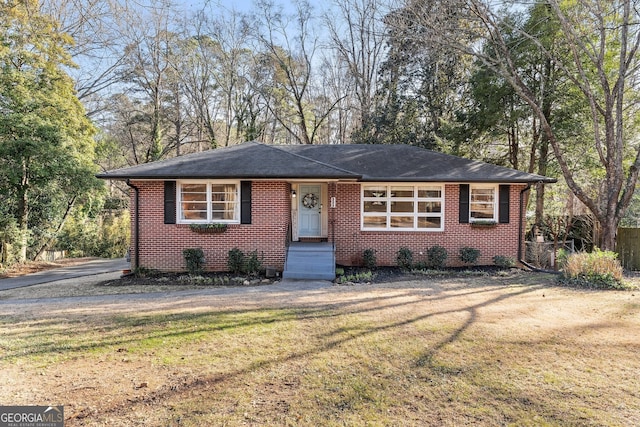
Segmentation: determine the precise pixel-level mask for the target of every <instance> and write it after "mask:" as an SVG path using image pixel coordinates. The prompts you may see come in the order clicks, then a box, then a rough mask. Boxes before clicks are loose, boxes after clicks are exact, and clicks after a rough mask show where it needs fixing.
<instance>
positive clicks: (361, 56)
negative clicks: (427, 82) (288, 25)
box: [323, 0, 389, 126]
mask: <svg viewBox="0 0 640 427" xmlns="http://www.w3.org/2000/svg"><path fill="white" fill-rule="evenodd" d="M388 3H389V1H387V0H334V1H333V7H332V8H330V9H329V10H328V11H326V12H325V13H324V16H323V21H324V23H325V25H326V27H327V29H328V31H329V34H330V37H331V47H332V48H334V49H336V50H337V52H338V54H339V57H340V59H341V63H342V64H344V65H346V67H347V70H348V72H347V75H348V76H349V77H350V78H351V79H352V81H353V84H352V85H350V87H351V88H352V90H353V94H352V95H353V96H354V97H355V100H356V102H354V107H355V109H356V113H355V116H356V117H354V120H355V123H354V126H362V123H363V121H364V120H363V118H366V117H369V116H370V115H371V113H372V110H373V106H372V103H373V101H374V99H375V94H376V91H377V89H378V87H377V81H378V79H377V76H378V71H379V67H380V65H381V62H382V61H383V60H384V57H385V53H386V37H385V26H384V16H385V15H387V14H388V12H389V10H388V9H389V5H388Z"/></svg>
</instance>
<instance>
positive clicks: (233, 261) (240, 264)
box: [227, 248, 245, 274]
mask: <svg viewBox="0 0 640 427" xmlns="http://www.w3.org/2000/svg"><path fill="white" fill-rule="evenodd" d="M228 256H229V258H228V259H227V267H229V271H232V272H233V273H236V274H238V273H240V272H241V271H242V269H243V268H244V263H245V259H244V258H245V257H244V252H242V251H241V250H240V249H238V248H233V249H231V250H230V251H229V252H228Z"/></svg>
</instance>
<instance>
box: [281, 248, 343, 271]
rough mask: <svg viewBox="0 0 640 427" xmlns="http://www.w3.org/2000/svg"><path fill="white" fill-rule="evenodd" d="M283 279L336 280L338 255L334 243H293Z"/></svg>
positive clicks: (288, 254)
mask: <svg viewBox="0 0 640 427" xmlns="http://www.w3.org/2000/svg"><path fill="white" fill-rule="evenodd" d="M282 277H283V278H284V279H310V280H313V279H315V280H333V279H335V278H336V254H335V249H334V247H333V243H329V242H317V243H316V242H313V243H311V242H291V244H290V245H289V249H288V251H287V260H286V262H285V264H284V272H283V273H282Z"/></svg>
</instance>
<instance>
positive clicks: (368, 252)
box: [362, 249, 378, 268]
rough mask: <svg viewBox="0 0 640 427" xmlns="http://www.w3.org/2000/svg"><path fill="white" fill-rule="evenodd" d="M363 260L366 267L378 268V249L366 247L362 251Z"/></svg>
mask: <svg viewBox="0 0 640 427" xmlns="http://www.w3.org/2000/svg"><path fill="white" fill-rule="evenodd" d="M362 262H363V264H364V266H365V267H366V268H376V265H377V264H378V261H377V260H376V251H375V250H373V249H365V250H364V252H363V253H362Z"/></svg>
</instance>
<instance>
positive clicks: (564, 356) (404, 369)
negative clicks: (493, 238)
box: [0, 274, 640, 426]
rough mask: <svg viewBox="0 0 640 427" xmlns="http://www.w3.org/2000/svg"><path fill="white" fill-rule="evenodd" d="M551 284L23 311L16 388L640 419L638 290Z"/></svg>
mask: <svg viewBox="0 0 640 427" xmlns="http://www.w3.org/2000/svg"><path fill="white" fill-rule="evenodd" d="M553 280H554V278H553V277H550V276H544V275H536V274H523V275H520V276H516V277H470V278H464V279H461V278H451V279H446V280H429V279H425V280H416V281H413V282H398V283H393V284H388V285H370V286H361V287H348V288H345V287H330V288H326V289H324V290H319V291H308V292H295V291H288V292H279V291H277V290H275V289H272V288H271V287H265V288H264V289H260V290H256V291H254V292H251V293H246V294H238V295H235V296H227V297H220V296H213V295H210V294H207V293H206V292H202V293H201V294H198V295H197V296H193V295H191V296H189V298H190V299H189V304H187V301H186V300H183V299H181V297H179V296H176V300H175V301H173V303H172V304H167V303H166V300H162V301H159V302H157V303H156V304H154V302H153V300H150V301H146V302H144V303H142V302H140V303H139V304H138V306H137V307H136V309H135V310H131V307H125V306H124V305H118V306H113V307H111V309H110V310H105V309H104V307H103V306H95V307H94V306H91V304H88V305H87V306H86V307H83V308H82V309H81V310H74V309H71V308H69V307H67V308H65V307H58V308H57V309H56V310H51V311H50V312H49V314H46V313H43V314H42V315H41V316H39V317H34V316H33V313H30V314H24V315H22V314H18V313H16V312H12V314H11V316H12V317H3V318H2V321H0V350H2V356H1V357H0V369H2V370H3V378H4V379H6V380H7V381H8V383H7V384H8V385H7V386H6V387H3V388H2V389H0V401H2V402H6V403H7V404H34V403H38V404H45V403H51V404H64V405H65V414H66V416H67V417H68V419H67V425H69V426H77V425H108V426H131V425H152V426H155V425H158V426H162V425H189V426H200V425H292V426H293V425H309V426H311V425H313V426H315V425H325V426H338V425H434V426H435V425H438V426H441V425H445V426H447V425H449V426H454V425H487V426H489V425H490V426H493V425H518V426H522V425H524V426H526V425H531V426H533V425H535V426H539V425H558V426H560V425H561V426H566V425H576V426H578V425H579V426H584V425H594V426H595V425H598V426H601V425H612V426H616V425H621V426H622V425H633V424H635V425H638V424H640V380H639V379H638V375H637V372H638V371H639V370H640V360H639V358H638V357H637V355H638V354H640V353H639V351H640V344H639V343H640V302H639V301H638V297H637V296H636V294H635V293H633V292H619V291H608V292H596V291H581V290H575V289H568V288H560V287H556V286H553V285H552V283H553ZM185 298H186V297H185ZM1 312H2V309H1V307H0V314H2V313H1ZM70 332H72V333H70Z"/></svg>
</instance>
